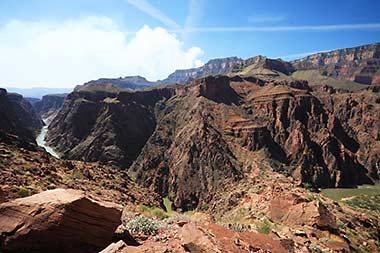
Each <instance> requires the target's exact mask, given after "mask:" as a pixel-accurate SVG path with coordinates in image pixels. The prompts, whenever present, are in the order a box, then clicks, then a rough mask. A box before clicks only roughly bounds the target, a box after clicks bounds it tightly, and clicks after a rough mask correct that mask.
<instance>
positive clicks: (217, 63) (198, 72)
mask: <svg viewBox="0 0 380 253" xmlns="http://www.w3.org/2000/svg"><path fill="white" fill-rule="evenodd" d="M241 62H243V60H242V59H240V58H238V57H227V58H219V59H212V60H210V61H208V62H207V63H206V64H205V65H203V66H201V67H198V68H193V69H183V70H176V71H175V72H174V73H172V74H170V75H169V76H168V77H167V78H166V79H164V80H161V81H158V83H159V84H175V83H186V82H189V81H192V80H195V79H198V78H200V77H205V76H209V75H226V74H228V73H229V72H230V71H231V70H232V69H233V67H234V66H235V65H236V64H239V63H241Z"/></svg>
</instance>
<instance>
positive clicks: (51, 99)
mask: <svg viewBox="0 0 380 253" xmlns="http://www.w3.org/2000/svg"><path fill="white" fill-rule="evenodd" d="M66 96H67V94H50V95H45V96H43V97H42V99H41V100H40V101H38V102H36V103H35V105H34V108H35V109H36V111H37V112H38V113H39V114H40V115H41V117H42V118H44V119H47V118H50V117H51V116H54V115H56V114H57V113H58V111H59V109H61V106H62V105H63V102H64V100H65V97H66Z"/></svg>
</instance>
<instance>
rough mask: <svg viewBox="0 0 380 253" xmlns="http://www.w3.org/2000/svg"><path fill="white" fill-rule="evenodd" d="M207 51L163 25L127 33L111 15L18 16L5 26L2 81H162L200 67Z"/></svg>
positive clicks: (0, 43)
mask: <svg viewBox="0 0 380 253" xmlns="http://www.w3.org/2000/svg"><path fill="white" fill-rule="evenodd" d="M202 54H203V51H202V50H201V49H200V48H198V47H192V48H190V49H187V50H185V49H183V42H182V41H180V40H179V39H178V38H177V36H176V35H175V34H172V33H169V32H168V31H167V30H165V29H163V28H150V27H148V26H144V27H142V28H141V29H140V30H138V31H137V32H134V33H127V32H124V31H122V30H121V29H120V28H119V27H118V26H117V25H116V24H115V23H114V22H113V21H112V20H111V19H109V18H107V17H86V18H82V19H77V20H66V21H65V22H61V23H48V22H24V21H19V20H13V21H10V22H8V23H7V24H6V25H5V26H3V27H0V69H1V75H0V85H4V86H19V87H30V86H50V87H72V86H74V85H77V84H82V83H84V82H86V81H89V80H92V79H97V78H100V77H119V76H126V75H142V76H145V77H146V78H148V79H150V80H156V79H163V78H165V77H166V76H167V75H169V74H170V73H171V72H173V71H174V70H176V69H183V68H191V67H195V66H198V65H199V63H200V61H199V57H200V56H201V55H202Z"/></svg>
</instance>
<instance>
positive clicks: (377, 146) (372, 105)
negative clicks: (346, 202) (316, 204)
mask: <svg viewBox="0 0 380 253" xmlns="http://www.w3.org/2000/svg"><path fill="white" fill-rule="evenodd" d="M379 97H380V94H379V90H378V89H377V88H376V87H373V88H369V89H367V90H362V91H358V92H355V93H338V92H335V93H333V94H332V95H327V94H326V95H324V96H320V98H321V100H322V101H323V103H324V104H325V107H326V108H327V109H328V110H330V111H331V112H332V113H333V114H334V115H336V118H337V119H339V123H340V125H337V126H332V127H333V128H334V132H336V133H337V134H339V133H340V132H343V133H346V134H345V136H344V137H343V138H344V139H346V143H351V144H348V145H350V146H351V147H352V148H351V150H352V152H354V153H355V154H356V159H357V161H358V162H359V163H360V164H362V165H363V167H364V168H366V170H368V174H369V175H370V176H371V177H372V178H374V179H376V180H378V179H379V178H380V163H379V159H380V158H379V155H378V154H379V152H378V151H379V150H380V138H379V129H380V120H379V117H377V115H379V113H380V107H379V104H380V99H379Z"/></svg>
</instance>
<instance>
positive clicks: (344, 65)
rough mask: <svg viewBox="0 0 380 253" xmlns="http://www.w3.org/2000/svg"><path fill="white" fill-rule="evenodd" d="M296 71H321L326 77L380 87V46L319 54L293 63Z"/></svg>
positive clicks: (377, 44)
mask: <svg viewBox="0 0 380 253" xmlns="http://www.w3.org/2000/svg"><path fill="white" fill-rule="evenodd" d="M292 64H293V65H294V66H295V68H296V69H301V70H302V69H319V70H320V71H321V73H323V74H324V75H327V76H330V77H334V78H337V79H343V80H351V81H355V82H358V83H362V84H368V85H380V82H379V81H380V44H379V43H374V44H370V45H365V46H359V47H353V48H346V49H339V50H334V51H330V52H326V53H317V54H313V55H310V56H307V57H305V58H302V59H299V60H295V61H293V62H292Z"/></svg>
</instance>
